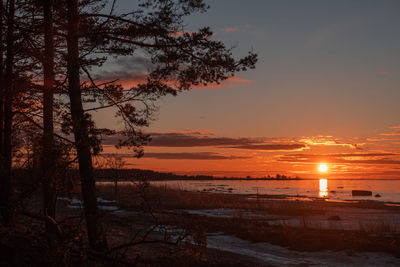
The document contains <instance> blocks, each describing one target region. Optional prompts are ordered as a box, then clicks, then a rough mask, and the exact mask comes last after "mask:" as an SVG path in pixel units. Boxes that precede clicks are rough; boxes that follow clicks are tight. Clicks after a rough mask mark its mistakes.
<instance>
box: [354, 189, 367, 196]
mask: <svg viewBox="0 0 400 267" xmlns="http://www.w3.org/2000/svg"><path fill="white" fill-rule="evenodd" d="M351 195H352V196H372V191H369V190H351Z"/></svg>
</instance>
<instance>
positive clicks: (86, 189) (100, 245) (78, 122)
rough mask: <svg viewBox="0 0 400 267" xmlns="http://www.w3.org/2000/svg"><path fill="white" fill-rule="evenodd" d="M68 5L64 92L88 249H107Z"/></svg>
mask: <svg viewBox="0 0 400 267" xmlns="http://www.w3.org/2000/svg"><path fill="white" fill-rule="evenodd" d="M67 5H68V36H67V48H68V56H67V59H68V92H69V98H70V105H71V118H72V124H73V131H74V136H75V147H76V151H77V154H78V162H79V174H80V178H81V186H82V195H83V202H84V208H85V217H86V227H87V231H88V238H89V243H90V246H91V247H92V249H95V250H97V251H104V250H105V249H107V240H106V238H105V235H104V232H103V227H102V224H101V220H100V216H99V211H98V207H97V199H96V191H95V189H96V188H95V181H94V176H93V166H92V155H91V152H90V145H89V134H88V124H87V121H86V119H85V114H84V111H83V105H82V96H81V89H80V77H79V70H80V66H79V47H78V40H79V39H78V38H79V35H78V32H79V14H78V5H79V2H78V0H67Z"/></svg>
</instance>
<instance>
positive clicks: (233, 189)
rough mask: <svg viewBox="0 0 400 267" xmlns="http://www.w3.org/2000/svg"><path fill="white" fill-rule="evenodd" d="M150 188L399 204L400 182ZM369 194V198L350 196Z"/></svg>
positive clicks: (202, 183)
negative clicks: (362, 192) (354, 191)
mask: <svg viewBox="0 0 400 267" xmlns="http://www.w3.org/2000/svg"><path fill="white" fill-rule="evenodd" d="M151 184H153V185H158V186H168V187H171V188H178V189H182V190H188V191H202V192H214V193H222V194H249V195H276V196H282V195H284V196H291V197H300V198H323V199H327V200H343V201H344V200H346V201H352V200H375V201H384V202H394V203H400V180H385V179H301V180H254V181H251V180H250V181H249V180H168V181H152V182H151ZM352 190H368V191H371V192H372V195H371V196H352Z"/></svg>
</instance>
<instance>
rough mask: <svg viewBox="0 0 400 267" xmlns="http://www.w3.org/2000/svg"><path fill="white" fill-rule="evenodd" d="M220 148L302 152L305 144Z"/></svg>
mask: <svg viewBox="0 0 400 267" xmlns="http://www.w3.org/2000/svg"><path fill="white" fill-rule="evenodd" d="M222 148H236V149H246V150H263V151H280V150H302V149H305V148H307V146H306V145H305V144H255V145H240V146H231V147H222Z"/></svg>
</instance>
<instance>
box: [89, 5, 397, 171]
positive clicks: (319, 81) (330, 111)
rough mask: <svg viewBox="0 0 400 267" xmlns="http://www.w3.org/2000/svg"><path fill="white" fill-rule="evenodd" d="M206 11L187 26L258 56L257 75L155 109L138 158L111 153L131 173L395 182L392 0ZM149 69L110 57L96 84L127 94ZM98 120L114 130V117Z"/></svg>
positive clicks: (136, 58) (138, 59)
mask: <svg viewBox="0 0 400 267" xmlns="http://www.w3.org/2000/svg"><path fill="white" fill-rule="evenodd" d="M122 3H123V4H121V6H120V7H119V8H122V10H129V7H130V5H131V2H130V1H128V0H125V1H122ZM209 3H210V10H209V11H208V12H206V13H204V14H199V15H196V16H193V17H190V18H187V20H186V23H187V24H186V25H187V28H186V29H184V30H185V31H187V32H193V31H196V30H197V29H198V28H200V27H202V26H210V27H211V29H212V30H213V31H214V35H213V38H215V39H218V40H222V41H223V42H224V43H225V44H226V45H227V46H228V47H234V49H233V54H234V55H235V56H237V57H240V56H243V55H246V54H247V52H248V51H253V52H256V53H257V54H258V56H259V61H258V62H257V66H256V69H255V70H251V71H248V72H245V73H238V75H237V76H236V77H235V78H232V79H230V80H229V81H227V82H225V83H223V84H221V85H218V86H208V87H207V88H205V87H200V88H194V89H196V90H190V91H188V92H184V93H180V94H178V96H176V97H169V96H168V97H165V98H163V99H161V100H160V101H158V102H157V105H158V106H159V110H158V113H157V114H155V119H154V120H153V121H152V122H151V125H150V127H149V128H147V129H144V130H145V131H146V132H149V133H153V142H152V143H151V144H150V145H148V146H146V147H145V157H144V158H142V159H135V158H132V156H131V155H130V154H129V152H128V151H124V150H119V151H117V152H118V153H122V154H125V160H127V161H128V162H129V165H128V167H131V168H143V169H153V170H158V171H172V172H178V173H191V174H196V173H203V174H213V175H220V176H224V175H227V176H247V175H252V176H261V177H262V176H265V175H268V174H270V175H275V174H276V173H281V174H286V175H292V176H295V175H298V176H301V177H310V178H311V177H317V176H318V175H319V174H318V171H317V167H318V163H319V162H326V163H327V164H328V165H329V172H328V174H327V175H328V177H332V178H400V157H399V155H400V126H399V125H400V117H399V114H400V105H399V99H400V90H399V85H400V53H399V47H400V28H399V27H398V25H400V16H399V13H400V3H399V1H397V0H386V1H376V0H353V1H347V0H346V1H345V0H338V1H318V0H304V1H288V0H282V1H270V0H265V1H254V3H253V2H252V4H251V5H249V4H248V3H247V2H246V1H242V0H219V1H209ZM227 6H229V9H227V8H226V7H227ZM244 10H245V11H246V12H243V11H244ZM149 68H151V62H150V61H149V60H148V59H146V58H145V57H144V56H143V55H133V56H127V57H124V58H118V59H109V61H108V62H107V63H106V64H105V65H104V66H103V69H102V72H101V73H100V74H99V75H98V76H96V78H97V79H98V80H112V79H114V78H117V79H119V80H120V81H121V82H122V83H123V84H124V85H125V86H132V85H135V82H138V81H139V82H140V81H142V80H143V79H144V77H145V74H146V73H148V72H147V71H148V69H149ZM206 89H210V90H206ZM93 116H94V118H95V119H96V125H97V126H98V127H109V128H115V129H118V128H119V127H120V126H121V125H120V124H118V120H116V119H115V117H114V112H112V110H111V111H99V112H97V113H93ZM182 129H185V130H182ZM105 144H106V145H105V151H104V153H105V154H107V153H114V152H116V151H115V149H114V148H113V146H112V144H113V142H111V141H110V140H108V141H106V143H105Z"/></svg>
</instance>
